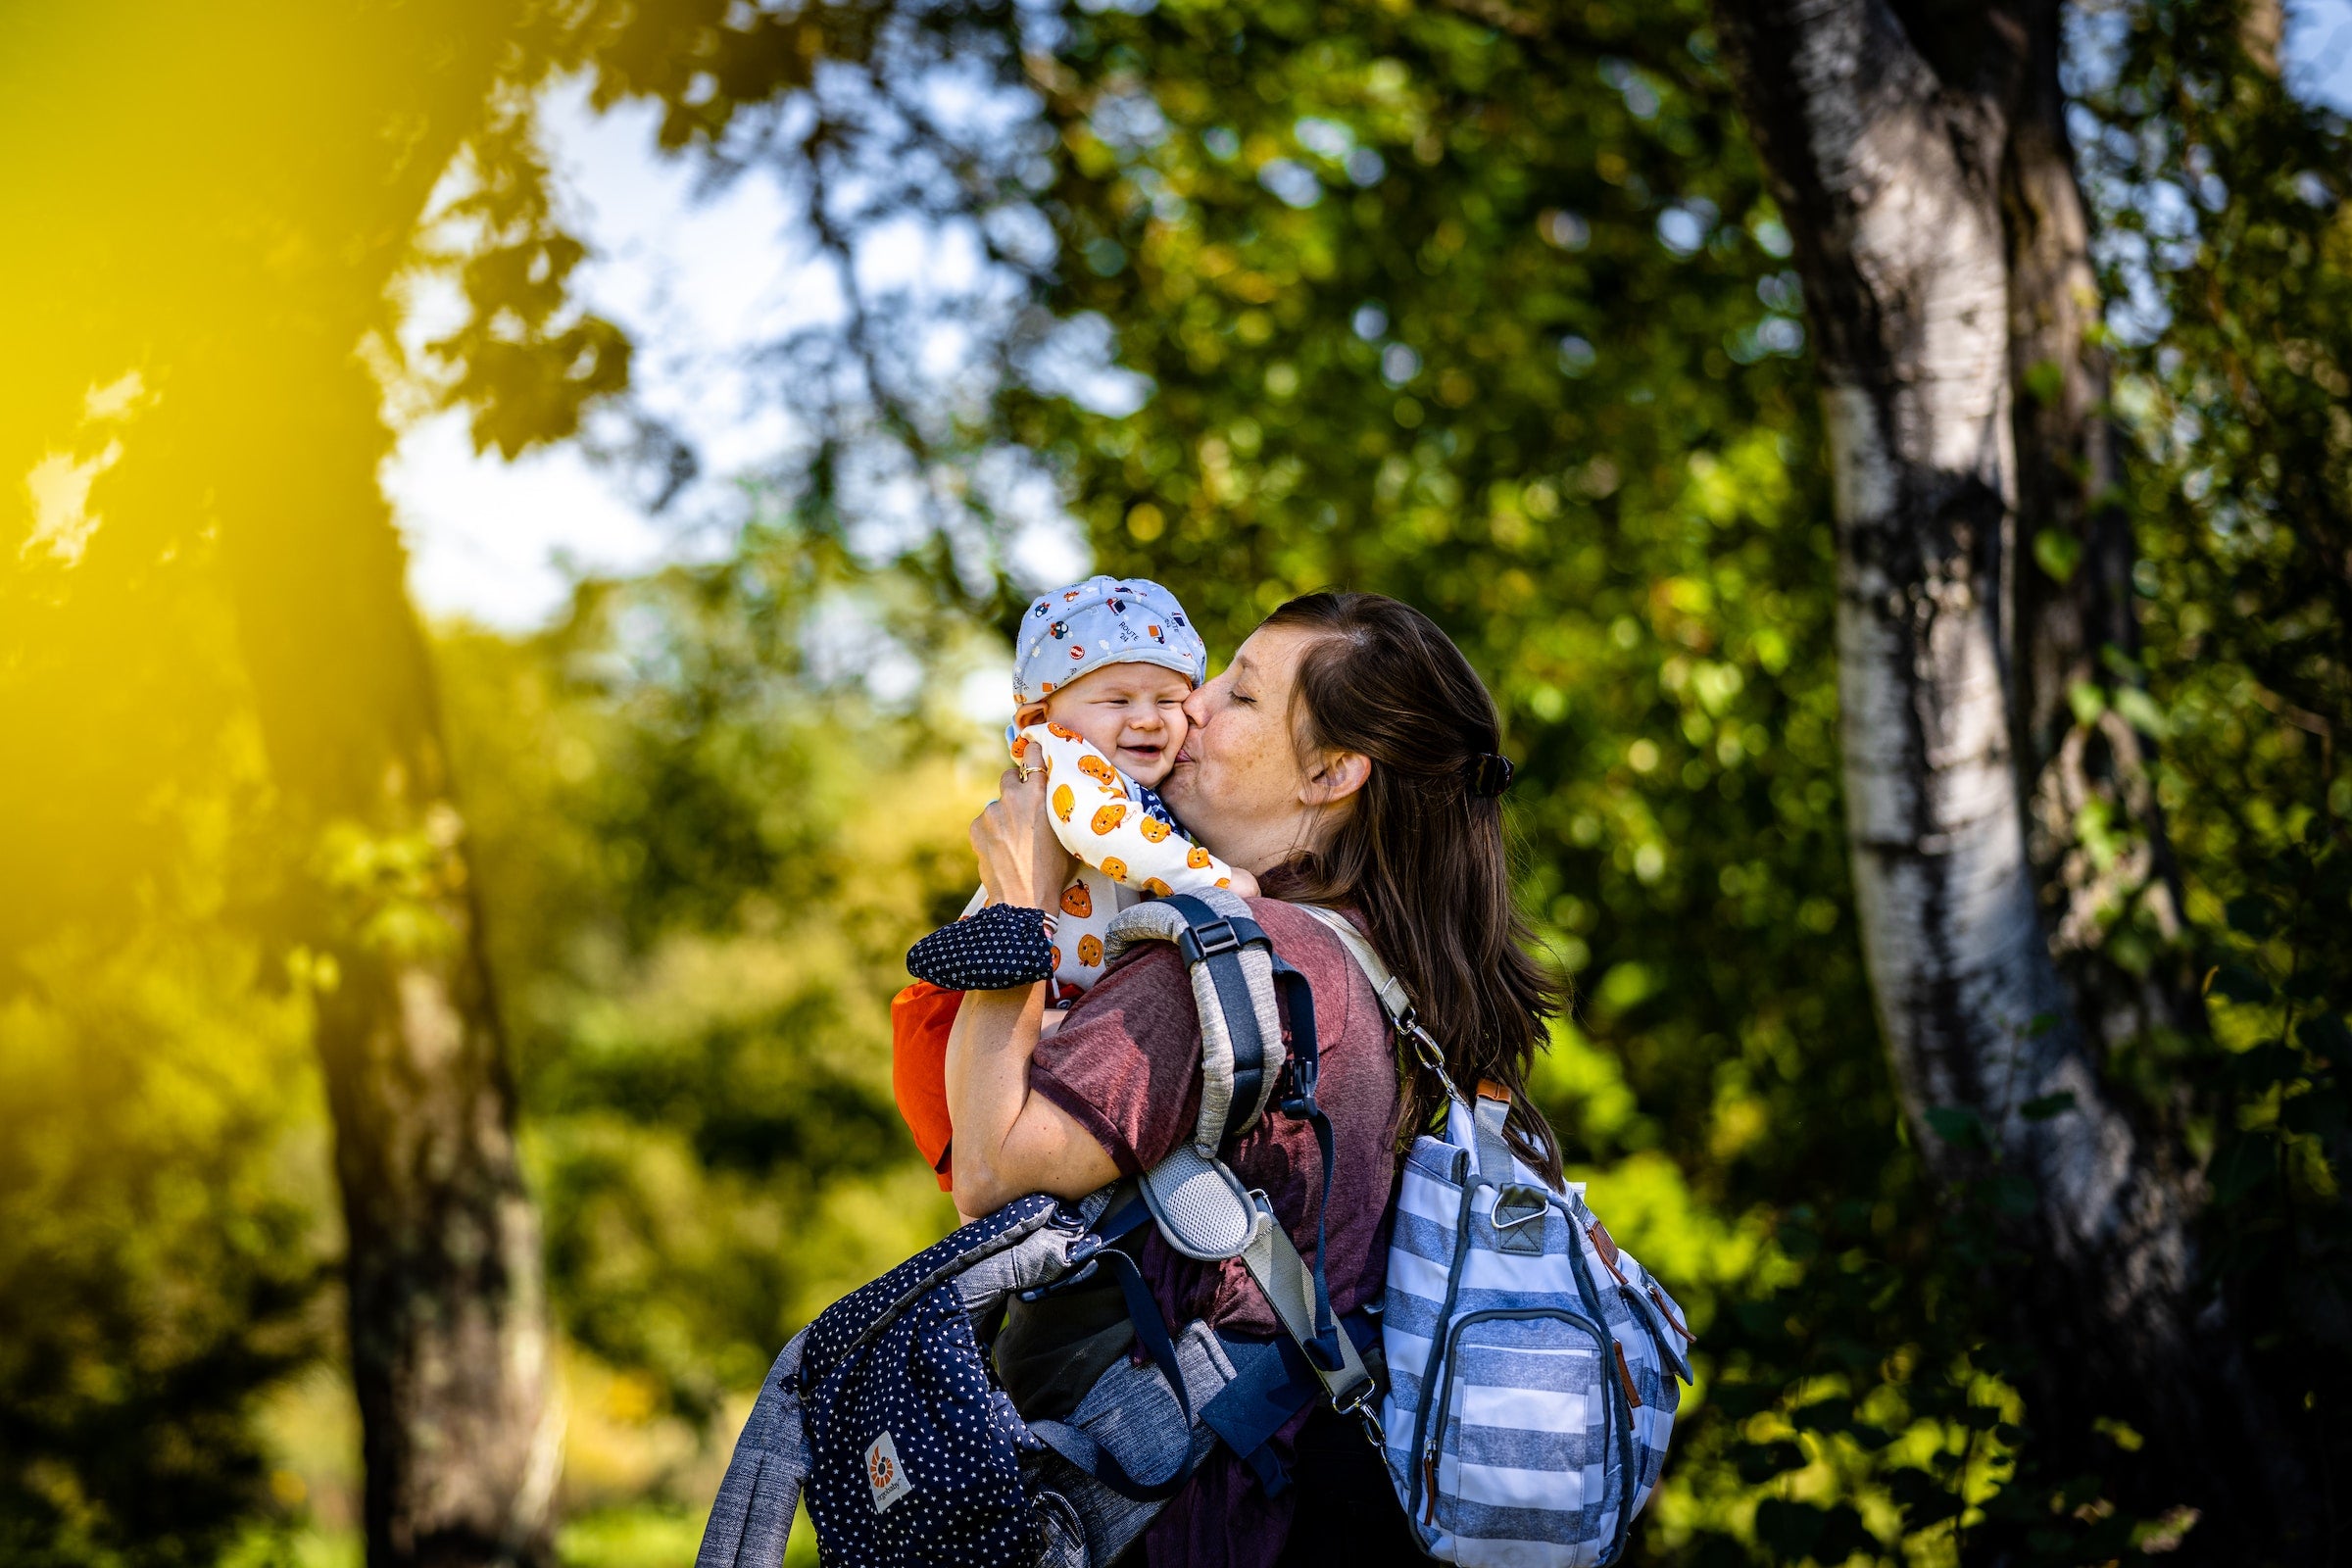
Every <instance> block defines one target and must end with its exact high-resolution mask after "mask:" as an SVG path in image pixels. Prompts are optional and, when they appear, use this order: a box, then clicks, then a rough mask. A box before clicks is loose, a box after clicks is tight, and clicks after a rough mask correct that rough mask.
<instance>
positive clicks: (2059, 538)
mask: <svg viewBox="0 0 2352 1568" xmlns="http://www.w3.org/2000/svg"><path fill="white" fill-rule="evenodd" d="M2034 564H2036V565H2038V566H2039V567H2041V569H2042V570H2043V571H2045V572H2047V573H2049V575H2050V579H2051V580H2052V581H2053V582H2057V583H2061V584H2063V583H2067V582H2071V581H2072V580H2073V579H2074V575H2075V568H2076V567H2077V566H2080V565H2081V564H2082V540H2080V539H2078V538H2076V537H2075V536H2074V535H2073V534H2071V533H2060V532H2059V531H2058V530H2057V529H2055V528H2044V529H2042V530H2041V531H2040V532H2038V533H2036V534H2035V535H2034Z"/></svg>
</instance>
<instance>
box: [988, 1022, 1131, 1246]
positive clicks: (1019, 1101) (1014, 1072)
mask: <svg viewBox="0 0 2352 1568" xmlns="http://www.w3.org/2000/svg"><path fill="white" fill-rule="evenodd" d="M1044 1010H1045V988H1044V987H1042V986H1029V987H1027V988H1025V989H1023V990H1018V991H973V992H968V993H966V994H965V996H964V999H963V1005H962V1006H961V1007H959V1008H957V1009H956V1026H955V1028H954V1029H953V1030H951V1031H950V1032H949V1035H948V1061H947V1079H948V1116H949V1119H950V1120H951V1121H952V1122H953V1123H954V1124H955V1137H956V1145H955V1147H956V1166H955V1169H956V1209H957V1210H958V1211H960V1212H961V1213H963V1214H965V1215H978V1214H986V1213H989V1212H991V1211H993V1210H995V1209H999V1208H1002V1207H1004V1206H1005V1204H1006V1203H1008V1202H1010V1201H1012V1200H1014V1199H1016V1198H1019V1197H1021V1196H1023V1195H1024V1194H1027V1193H1052V1194H1054V1196H1055V1197H1057V1198H1082V1197H1084V1196H1085V1195H1086V1194H1088V1193H1091V1192H1093V1191H1094V1190H1095V1189H1096V1188H1098V1187H1100V1186H1102V1185H1103V1183H1104V1182H1106V1181H1109V1180H1110V1179H1111V1178H1112V1177H1114V1176H1116V1175H1118V1173H1119V1171H1118V1165H1117V1163H1116V1162H1115V1161H1114V1160H1113V1159H1112V1158H1111V1156H1110V1154H1109V1153H1108V1152H1106V1151H1105V1150H1104V1149H1103V1146H1102V1145H1101V1144H1099V1143H1097V1142H1096V1141H1095V1137H1094V1135H1093V1134H1092V1133H1089V1132H1088V1131H1087V1130H1086V1129H1085V1128H1083V1127H1081V1126H1080V1125H1079V1124H1078V1122H1077V1120H1076V1119H1075V1118H1074V1117H1072V1116H1071V1115H1070V1113H1069V1112H1068V1111H1066V1110H1063V1109H1062V1108H1061V1107H1060V1106H1059V1105H1056V1104H1054V1103H1053V1102H1052V1101H1050V1100H1047V1099H1045V1098H1044V1097H1043V1096H1041V1095H1038V1094H1035V1093H1033V1092H1032V1091H1031V1089H1030V1087H1029V1059H1030V1057H1031V1056H1032V1055H1034V1054H1036V1051H1037V1038H1038V1024H1039V1020H1040V1016H1041V1015H1042V1013H1043V1012H1044Z"/></svg>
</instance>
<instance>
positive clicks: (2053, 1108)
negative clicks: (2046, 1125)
mask: <svg viewBox="0 0 2352 1568" xmlns="http://www.w3.org/2000/svg"><path fill="white" fill-rule="evenodd" d="M2074 1108H2075V1092H2074V1091H2073V1090H2072V1089H2061V1090H2059V1091H2058V1092H2057V1093H2055V1094H2049V1095H2040V1096H2036V1097H2035V1098H2034V1099H2032V1100H2029V1101H2027V1102H2026V1103H2024V1104H2022V1105H2020V1106H2018V1107H2017V1113H2018V1114H2019V1115H2020V1116H2023V1117H2025V1118H2026V1120H2028V1121H2048V1120H2049V1119H2050V1118H2051V1117H2053V1116H2063V1115H2065V1114H2066V1113H2067V1112H2068V1111H2070V1110H2072V1109H2074Z"/></svg>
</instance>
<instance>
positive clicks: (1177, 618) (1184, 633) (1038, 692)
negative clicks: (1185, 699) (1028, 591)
mask: <svg viewBox="0 0 2352 1568" xmlns="http://www.w3.org/2000/svg"><path fill="white" fill-rule="evenodd" d="M1104 664H1157V665H1159V666H1161V667H1162V668H1164V669H1172V670H1174V671H1176V673H1177V674H1179V675H1182V676H1183V677H1184V678H1185V679H1187V680H1189V681H1191V682H1192V683H1193V684H1194V685H1195V686H1198V685H1200V684H1201V682H1202V681H1204V680H1206V679H1207V678H1208V645H1207V644H1205V643H1203V642H1202V641H1201V634H1200V633H1199V632H1197V631H1195V630H1194V629H1193V621H1192V617H1191V616H1190V615H1187V614H1186V613H1184V607H1183V606H1182V605H1180V604H1178V603H1177V602H1176V596H1175V595H1174V594H1172V593H1170V592H1168V591H1167V590H1166V589H1165V588H1162V587H1161V586H1160V585H1159V584H1157V583H1155V582H1153V581H1152V580H1151V579H1150V578H1148V577H1089V578H1088V579H1087V580H1086V581H1084V582H1082V583H1075V584H1073V585H1071V586H1070V587H1067V588H1057V589H1055V590H1054V592H1052V593H1050V594H1043V595H1040V596H1039V598H1038V599H1037V601H1036V602H1035V603H1033V604H1032V605H1030V607H1029V613H1027V614H1025V615H1023V616H1022V617H1021V629H1020V633H1019V636H1018V638H1017V639H1016V641H1015V643H1014V647H1013V657H1012V691H1013V699H1014V701H1016V702H1019V703H1042V702H1044V701H1045V700H1046V699H1047V698H1048V697H1050V696H1052V695H1053V694H1054V692H1055V691H1056V690H1057V689H1059V688H1061V687H1063V686H1067V685H1068V684H1069V683H1070V682H1072V681H1074V680H1076V679H1077V678H1078V677H1079V676H1081V675H1083V674H1086V673H1087V672H1088V671H1089V670H1095V669H1101V668H1102V667H1103V665H1104Z"/></svg>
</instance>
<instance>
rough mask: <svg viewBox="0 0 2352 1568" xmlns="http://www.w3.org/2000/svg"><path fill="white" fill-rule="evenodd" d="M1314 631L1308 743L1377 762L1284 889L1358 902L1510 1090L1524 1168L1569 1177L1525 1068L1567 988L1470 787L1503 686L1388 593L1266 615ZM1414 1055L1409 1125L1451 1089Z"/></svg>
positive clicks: (1453, 1057)
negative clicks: (1549, 962) (1520, 901)
mask: <svg viewBox="0 0 2352 1568" xmlns="http://www.w3.org/2000/svg"><path fill="white" fill-rule="evenodd" d="M1266 624H1267V625H1269V626H1284V627H1289V628H1291V629H1292V630H1295V631H1304V632H1308V633H1311V634H1314V637H1315V640H1314V642H1313V643H1312V644H1310V645H1309V646H1308V647H1307V649H1306V651H1305V652H1304V653H1303V654H1302V655H1301V656H1300V658H1299V677H1298V683H1297V685H1296V687H1295V688H1294V698H1293V702H1294V705H1295V712H1294V716H1293V722H1294V723H1295V724H1296V725H1297V727H1298V732H1299V740H1300V742H1301V744H1302V745H1304V746H1306V747H1310V748H1315V749H1318V750H1328V751H1339V752H1355V753H1358V754H1360V755H1362V756H1363V757H1365V758H1367V759H1369V760H1370V761H1371V763H1372V770H1371V774H1370V776H1369V777H1368V778H1367V779H1366V780H1365V782H1364V786H1363V788H1362V789H1361V790H1359V791H1358V792H1357V793H1356V796H1355V808H1354V809H1353V810H1351V811H1350V812H1349V813H1348V816H1347V818H1346V819H1345V820H1344V821H1343V822H1342V824H1341V825H1340V828H1339V830H1338V831H1337V832H1336V833H1335V834H1334V835H1333V836H1332V839H1331V842H1330V843H1329V844H1327V845H1326V846H1324V848H1323V849H1322V850H1321V851H1320V852H1318V853H1317V854H1315V855H1312V856H1309V857H1306V858H1302V859H1300V860H1299V861H1298V862H1296V863H1295V864H1294V865H1292V866H1289V867H1286V868H1285V872H1286V873H1287V874H1284V875H1283V876H1282V877H1281V878H1280V881H1281V892H1282V896H1284V897H1286V898H1291V899H1297V900H1299V901H1301V902H1304V903H1309V904H1324V905H1345V906H1348V907H1352V908H1353V909H1354V910H1355V911H1356V912H1357V913H1358V914H1359V915H1360V916H1362V918H1363V921H1364V924H1365V926H1366V928H1367V929H1368V931H1369V933H1370V935H1371V938H1372V945H1373V946H1374V947H1375V948H1377V949H1378V950H1379V951H1380V954H1381V956H1383V957H1385V958H1386V959H1388V961H1389V963H1390V965H1391V967H1393V968H1394V969H1395V970H1396V971H1397V975H1398V977H1399V978H1401V979H1402V980H1403V981H1404V983H1405V985H1406V987H1407V988H1409V989H1410V991H1411V992H1412V998H1413V1005H1414V1006H1415V1008H1416V1009H1417V1010H1418V1011H1419V1013H1420V1016H1421V1022H1422V1024H1423V1026H1424V1027H1426V1028H1427V1029H1428V1030H1429V1032H1430V1033H1431V1034H1432V1035H1434V1036H1436V1037H1437V1041H1438V1044H1439V1046H1440V1047H1441V1048H1442V1049H1443V1050H1444V1053H1445V1057H1446V1074H1447V1075H1448V1076H1449V1077H1451V1078H1452V1080H1453V1081H1454V1083H1455V1084H1456V1085H1457V1086H1459V1087H1460V1089H1461V1090H1462V1092H1463V1093H1465V1094H1470V1093H1473V1092H1475V1090H1476V1089H1477V1086H1478V1082H1479V1080H1480V1079H1482V1078H1491V1079H1493V1080H1495V1082H1496V1083H1499V1084H1501V1085H1502V1086H1503V1087H1505V1088H1506V1089H1508V1090H1509V1091H1510V1092H1511V1116H1510V1123H1509V1134H1510V1141H1511V1143H1512V1145H1513V1146H1514V1147H1515V1148H1516V1149H1517V1151H1518V1152H1519V1154H1520V1155H1521V1157H1523V1158H1524V1159H1526V1160H1527V1161H1528V1163H1529V1164H1531V1165H1533V1166H1535V1167H1536V1168H1537V1169H1539V1170H1541V1171H1543V1172H1544V1174H1545V1175H1546V1176H1548V1177H1549V1178H1551V1179H1552V1180H1553V1181H1554V1182H1557V1181H1558V1180H1559V1179H1560V1151H1559V1140H1558V1139H1557V1138H1556V1137H1554V1136H1553V1135H1552V1131H1551V1128H1550V1127H1549V1125H1548V1124H1546V1123H1545V1122H1544V1117H1543V1114H1542V1113H1541V1112H1540V1111H1538V1110H1537V1109H1536V1108H1535V1106H1534V1105H1532V1104H1530V1103H1528V1099H1527V1080H1528V1074H1529V1071H1530V1070H1531V1068H1532V1067H1533V1066H1534V1063H1535V1058H1536V1053H1537V1052H1538V1051H1539V1050H1541V1049H1542V1048H1543V1047H1544V1043H1545V1040H1546V1038H1547V1031H1546V1028H1545V1020H1546V1019H1548V1018H1551V1017H1552V1016H1554V1015H1555V1014H1557V1013H1558V1012H1559V1011H1560V1010H1561V1008H1562V1007H1563V1006H1564V1005H1565V1004H1566V988H1565V986H1564V985H1563V984H1562V983H1561V981H1560V980H1559V979H1558V978H1557V977H1555V976H1554V975H1553V974H1552V973H1550V972H1548V971H1546V970H1545V969H1544V966H1543V965H1541V964H1539V963H1538V962H1537V961H1536V960H1535V958H1534V957H1533V956H1530V954H1529V952H1528V949H1529V948H1530V946H1531V945H1532V944H1533V942H1534V933H1533V932H1532V931H1531V930H1530V929H1529V928H1528V924H1527V921H1526V920H1525V919H1524V918H1523V917H1522V916H1521V914H1520V913H1519V908H1518V906H1517V905H1516V904H1515V903H1514V902H1513V901H1512V898H1511V885H1510V866H1509V860H1508V856H1507V854H1506V852H1505V849H1504V845H1503V832H1502V802H1501V801H1500V799H1498V798H1497V796H1496V794H1495V793H1494V790H1493V782H1494V781H1493V774H1494V772H1495V764H1493V763H1489V764H1487V769H1486V771H1487V774H1488V782H1489V789H1488V790H1487V791H1486V792H1481V791H1480V790H1479V789H1477V788H1474V787H1473V779H1474V776H1475V775H1476V774H1477V773H1478V772H1479V771H1480V762H1479V760H1480V759H1481V758H1482V757H1491V756H1495V755H1498V754H1499V753H1500V751H1501V749H1502V734H1501V722H1500V720H1499V719H1498V717H1497V716H1496V714H1495V699H1494V698H1493V697H1492V696H1490V695H1489V694H1488V692H1487V688H1486V686H1485V684H1484V683H1483V682H1481V681H1480V680H1479V678H1478V674H1477V672H1476V671H1475V670H1473V669H1472V668H1471V667H1470V662H1469V661H1468V660H1466V659H1464V658H1463V657H1462V652H1461V650H1460V649H1458V648H1456V647H1455V646H1454V645H1453V642H1452V639H1450V638H1448V637H1447V636H1446V634H1445V633H1444V632H1443V631H1441V630H1439V629H1438V625H1437V623H1436V622H1435V621H1433V620H1431V619H1430V618H1429V617H1428V616H1427V615H1424V614H1423V613H1421V612H1419V611H1418V610H1415V609H1413V608H1412V607H1411V606H1410V605H1405V604H1401V603H1399V602H1397V600H1394V599H1390V598H1388V597H1386V596H1385V595H1381V594H1355V593H1350V594H1340V593H1317V594H1308V595H1306V596H1304V597H1303V598H1299V599H1294V600H1292V601H1291V602H1290V603H1289V604H1287V605H1284V606H1283V607H1282V608H1281V609H1280V610H1277V611H1275V612H1274V613H1273V614H1271V615H1269V616H1267V617H1266ZM1400 1064H1401V1066H1402V1067H1403V1069H1404V1082H1405V1086H1406V1087H1405V1093H1404V1100H1405V1106H1404V1109H1405V1124H1404V1125H1405V1127H1406V1129H1407V1131H1408V1132H1410V1131H1418V1130H1419V1129H1420V1128H1422V1127H1424V1126H1426V1125H1428V1123H1429V1121H1430V1120H1431V1119H1432V1118H1433V1117H1434V1116H1435V1115H1436V1114H1437V1112H1438V1111H1439V1110H1440V1109H1441V1108H1442V1107H1443V1106H1444V1103H1445V1092H1444V1091H1443V1090H1442V1089H1440V1088H1439V1087H1438V1085H1437V1084H1435V1083H1434V1082H1432V1081H1431V1075H1430V1074H1428V1073H1427V1072H1424V1071H1419V1070H1417V1064H1416V1063H1415V1060H1414V1057H1413V1056H1412V1054H1411V1053H1410V1051H1409V1050H1405V1051H1403V1052H1401V1053H1400Z"/></svg>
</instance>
